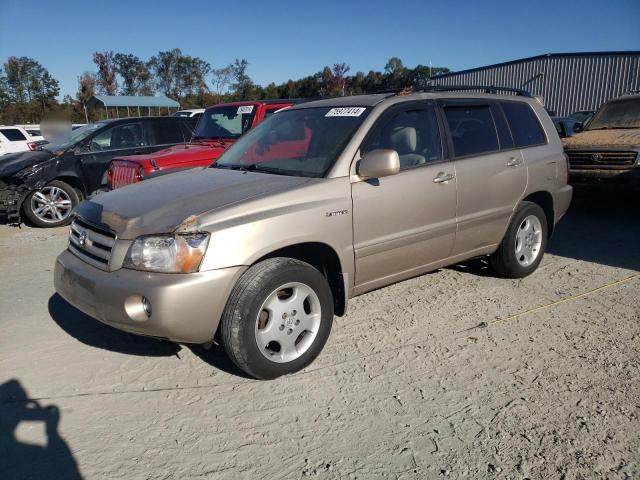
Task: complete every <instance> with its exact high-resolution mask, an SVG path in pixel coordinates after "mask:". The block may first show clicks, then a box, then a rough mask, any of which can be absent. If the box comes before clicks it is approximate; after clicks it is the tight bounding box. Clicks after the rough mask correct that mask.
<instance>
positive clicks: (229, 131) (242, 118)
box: [193, 105, 255, 140]
mask: <svg viewBox="0 0 640 480" xmlns="http://www.w3.org/2000/svg"><path fill="white" fill-rule="evenodd" d="M254 113H255V107H254V106H253V105H235V106H226V107H213V108H209V109H207V110H206V111H205V112H204V114H203V115H202V117H200V120H199V122H198V126H197V128H196V133H195V135H194V136H193V138H194V140H201V139H210V138H230V139H236V138H240V136H241V135H242V134H243V133H244V132H246V131H247V130H249V129H250V128H251V122H252V121H253V115H254Z"/></svg>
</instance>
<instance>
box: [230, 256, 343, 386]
mask: <svg viewBox="0 0 640 480" xmlns="http://www.w3.org/2000/svg"><path fill="white" fill-rule="evenodd" d="M333 306H334V304H333V295H332V293H331V288H330V287H329V283H328V282H327V279H326V278H325V277H324V276H323V275H322V274H321V273H320V272H319V271H318V270H316V269H315V268H313V267H312V266H311V265H309V264H308V263H305V262H301V261H299V260H295V259H292V258H281V257H279V258H270V259H267V260H264V261H262V262H260V263H258V264H256V265H254V266H252V267H250V268H249V269H248V270H247V271H246V272H245V273H244V274H243V275H242V276H241V277H240V279H239V280H238V282H237V283H236V285H235V286H234V288H233V290H232V291H231V295H230V296H229V300H228V301H227V305H226V307H225V309H224V312H223V313H222V318H221V323H220V333H221V337H222V344H223V346H224V349H225V351H226V352H227V355H228V356H229V358H230V359H231V360H232V361H233V363H235V365H236V366H237V367H238V368H240V369H241V370H243V371H244V372H246V373H247V374H249V375H251V376H252V377H255V378H258V379H262V380H268V379H273V378H277V377H279V376H281V375H286V374H289V373H293V372H297V371H299V370H301V369H303V368H304V367H306V366H307V365H309V364H310V363H311V362H312V361H313V360H314V359H315V358H316V357H317V356H318V355H319V354H320V352H321V351H322V348H323V347H324V345H325V343H326V341H327V338H329V333H330V332H331V325H332V323H333ZM278 347H279V348H278Z"/></svg>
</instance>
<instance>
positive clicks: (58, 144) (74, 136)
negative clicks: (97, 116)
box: [44, 122, 106, 152]
mask: <svg viewBox="0 0 640 480" xmlns="http://www.w3.org/2000/svg"><path fill="white" fill-rule="evenodd" d="M105 125H106V123H104V122H98V123H88V124H87V125H85V126H84V127H80V128H76V129H75V130H72V131H71V132H69V133H67V134H64V135H61V136H59V137H56V138H54V139H53V141H52V142H51V143H49V144H47V145H46V146H45V147H44V149H45V150H46V151H48V152H59V151H61V150H66V149H67V148H69V147H72V146H74V145H75V144H77V143H78V142H81V141H82V140H84V139H85V138H87V137H88V136H89V135H91V134H92V133H93V132H95V131H96V130H98V129H100V128H102V127H104V126H105Z"/></svg>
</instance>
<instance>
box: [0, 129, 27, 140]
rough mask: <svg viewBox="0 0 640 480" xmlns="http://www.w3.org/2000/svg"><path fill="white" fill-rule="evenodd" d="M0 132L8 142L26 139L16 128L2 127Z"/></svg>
mask: <svg viewBox="0 0 640 480" xmlns="http://www.w3.org/2000/svg"><path fill="white" fill-rule="evenodd" d="M0 133H2V134H3V135H4V136H5V137H6V138H7V140H9V141H10V142H24V141H26V140H27V137H25V136H24V134H23V133H22V132H21V131H20V130H18V129H17V128H3V129H2V130H0Z"/></svg>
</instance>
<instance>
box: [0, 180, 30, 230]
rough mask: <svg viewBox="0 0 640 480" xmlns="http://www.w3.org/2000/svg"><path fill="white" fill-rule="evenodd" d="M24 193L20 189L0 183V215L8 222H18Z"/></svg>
mask: <svg viewBox="0 0 640 480" xmlns="http://www.w3.org/2000/svg"><path fill="white" fill-rule="evenodd" d="M25 196H26V193H25V192H24V191H23V190H21V189H16V188H11V187H9V186H4V185H2V184H0V215H2V216H5V217H6V218H7V220H8V221H9V222H15V223H20V209H21V207H22V202H23V201H24V199H25Z"/></svg>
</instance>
